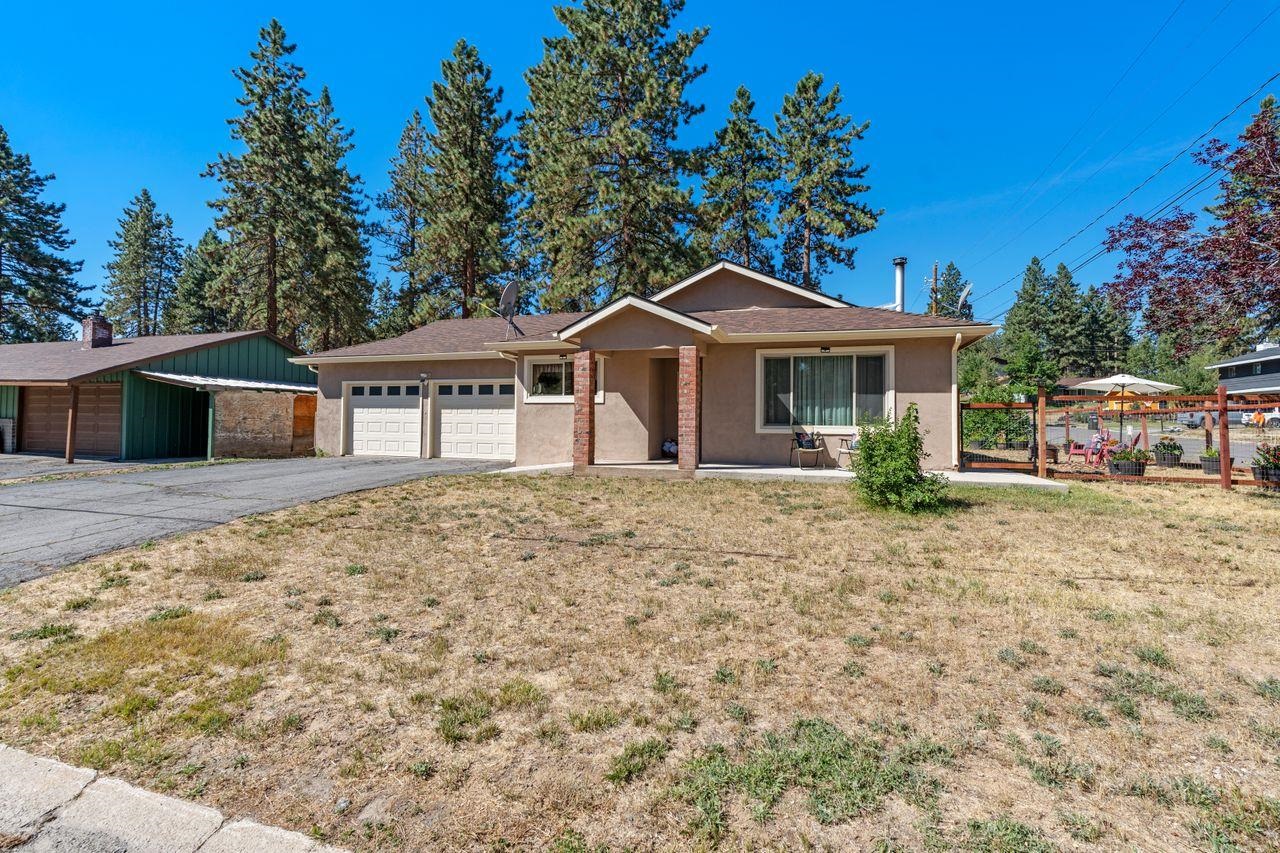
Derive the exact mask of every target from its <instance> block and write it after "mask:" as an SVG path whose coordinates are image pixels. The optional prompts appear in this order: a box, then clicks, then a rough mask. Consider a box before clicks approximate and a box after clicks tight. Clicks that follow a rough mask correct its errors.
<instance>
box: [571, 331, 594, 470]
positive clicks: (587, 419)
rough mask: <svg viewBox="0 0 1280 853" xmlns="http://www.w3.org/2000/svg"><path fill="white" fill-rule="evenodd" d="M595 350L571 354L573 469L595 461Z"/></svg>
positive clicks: (585, 467)
mask: <svg viewBox="0 0 1280 853" xmlns="http://www.w3.org/2000/svg"><path fill="white" fill-rule="evenodd" d="M595 388H596V354H595V353H594V352H592V351H591V350H582V351H581V352H577V353H574V356H573V470H574V473H586V470H587V466H588V465H594V464H596V393H595Z"/></svg>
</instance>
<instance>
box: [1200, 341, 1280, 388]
mask: <svg viewBox="0 0 1280 853" xmlns="http://www.w3.org/2000/svg"><path fill="white" fill-rule="evenodd" d="M1205 370H1216V371H1218V382H1219V383H1220V384H1222V385H1225V386H1226V388H1227V391H1228V392H1229V393H1232V394H1243V393H1247V392H1251V391H1252V392H1257V393H1259V394H1274V393H1277V392H1280V345H1276V344H1270V343H1267V344H1258V346H1257V349H1255V350H1254V351H1253V352H1247V353H1245V354H1244V355H1238V356H1236V357H1235V358H1228V359H1225V360H1223V361H1220V362H1218V363H1217V364H1210V365H1208V366H1207V367H1206V368H1205Z"/></svg>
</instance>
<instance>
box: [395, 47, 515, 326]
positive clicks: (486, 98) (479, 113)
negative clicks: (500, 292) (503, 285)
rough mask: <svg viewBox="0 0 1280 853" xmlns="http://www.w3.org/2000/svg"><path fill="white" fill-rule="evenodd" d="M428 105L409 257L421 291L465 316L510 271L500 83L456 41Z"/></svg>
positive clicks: (492, 299)
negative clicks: (420, 199)
mask: <svg viewBox="0 0 1280 853" xmlns="http://www.w3.org/2000/svg"><path fill="white" fill-rule="evenodd" d="M440 70H441V77H442V80H441V81H440V82H437V83H434V84H432V87H431V96H430V97H429V98H427V111H428V113H429V115H430V117H431V124H432V128H433V129H432V131H431V132H430V133H428V134H427V146H426V156H425V162H426V181H425V194H424V201H425V209H426V210H429V211H430V214H431V215H430V216H429V217H427V218H426V220H425V222H424V223H423V225H422V227H421V228H420V229H419V231H418V235H417V245H416V246H415V248H414V251H413V254H412V256H411V257H410V259H409V262H408V267H409V268H410V269H411V270H413V272H414V275H415V278H416V280H417V281H419V282H421V283H422V285H423V289H424V290H425V289H426V288H425V286H426V285H427V284H428V283H432V282H435V283H437V284H438V285H439V286H437V287H434V288H432V291H433V292H434V293H435V295H436V296H437V299H435V300H433V302H434V303H435V304H436V305H438V307H439V309H440V311H441V314H442V315H444V316H453V315H457V316H461V317H470V316H471V315H472V314H473V313H475V312H476V311H477V310H479V307H480V305H482V304H487V305H490V306H491V307H492V306H493V305H494V304H495V303H496V301H497V289H498V280H499V277H500V276H501V275H502V274H503V273H505V272H507V270H508V267H509V263H508V253H509V251H508V250H509V246H510V234H511V187H510V184H509V183H508V182H507V180H506V178H505V174H504V170H505V167H506V156H507V150H508V147H509V146H508V142H507V140H506V139H504V138H503V135H502V133H503V128H505V127H506V125H507V123H508V122H509V121H510V119H511V114H510V113H509V112H502V111H501V109H500V106H501V103H502V89H501V88H494V87H493V85H492V84H491V83H490V78H491V76H492V71H491V70H490V68H489V66H487V65H485V64H484V63H483V62H482V61H481V60H480V52H479V51H478V50H476V48H475V47H473V46H472V45H469V44H467V43H466V41H462V40H460V41H458V43H457V44H456V45H454V48H453V55H452V56H451V57H450V58H449V59H446V60H445V61H444V62H442V63H441V64H440Z"/></svg>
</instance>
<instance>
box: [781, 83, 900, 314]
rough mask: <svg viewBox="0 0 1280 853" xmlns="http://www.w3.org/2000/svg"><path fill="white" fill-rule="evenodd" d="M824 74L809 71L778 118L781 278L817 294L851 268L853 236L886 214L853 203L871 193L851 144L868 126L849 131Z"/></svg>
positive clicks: (850, 126)
mask: <svg viewBox="0 0 1280 853" xmlns="http://www.w3.org/2000/svg"><path fill="white" fill-rule="evenodd" d="M822 83H823V79H822V75H821V74H815V73H814V72H812V71H810V72H809V73H808V74H806V75H805V76H804V77H802V78H800V82H799V83H797V84H796V89H795V91H794V92H792V93H791V94H789V95H787V96H786V97H785V98H783V100H782V112H781V113H779V114H778V116H777V124H778V130H777V135H778V152H779V160H780V163H781V168H782V184H783V189H782V194H781V196H780V198H779V211H778V223H779V226H780V228H781V230H782V233H783V242H782V271H783V275H784V276H786V277H788V278H790V279H791V280H792V281H794V282H795V283H796V284H799V285H801V286H803V287H811V288H814V289H817V288H818V287H819V286H820V285H821V283H822V278H823V276H825V275H826V273H827V272H828V271H829V270H830V268H831V265H832V264H837V265H839V266H844V267H848V268H849V269H853V264H854V252H855V251H856V247H854V246H851V245H849V241H851V240H852V239H853V238H854V237H857V236H858V235H859V234H865V233H866V232H868V231H870V230H872V229H873V228H875V227H876V224H877V223H878V221H879V217H880V215H881V213H883V211H875V210H872V209H871V208H870V207H868V206H867V205H865V204H863V203H862V202H860V201H858V196H859V195H861V194H862V193H864V192H867V191H868V190H869V189H870V187H869V186H868V185H867V184H866V183H864V180H865V178H866V175H867V168H868V167H867V166H866V165H865V164H864V165H857V163H856V161H855V160H854V156H853V143H854V142H855V141H857V140H859V139H861V138H862V136H863V134H865V133H866V131H867V128H868V127H870V126H871V125H870V122H864V123H862V124H854V123H853V119H851V118H850V117H849V116H847V115H842V114H841V113H840V104H841V97H840V86H839V84H836V85H834V86H832V87H831V89H830V90H829V91H827V92H826V93H825V94H824V93H823V92H822Z"/></svg>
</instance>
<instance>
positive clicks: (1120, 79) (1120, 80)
mask: <svg viewBox="0 0 1280 853" xmlns="http://www.w3.org/2000/svg"><path fill="white" fill-rule="evenodd" d="M1231 2H1232V0H1227V3H1228V5H1230V3H1231ZM1184 5H1186V0H1179V2H1178V5H1177V6H1174V7H1173V11H1172V12H1170V13H1169V17H1167V18H1165V19H1164V23H1163V24H1161V25H1160V27H1159V28H1158V29H1157V30H1156V31H1155V33H1154V34H1153V35H1152V36H1151V38H1150V39H1148V40H1147V43H1146V44H1145V45H1143V47H1142V50H1140V51H1138V55H1137V56H1135V57H1134V58H1133V61H1132V62H1130V63H1129V65H1128V67H1127V68H1125V69H1124V71H1123V72H1121V74H1120V76H1119V77H1117V78H1116V81H1115V82H1114V83H1112V84H1111V88H1110V89H1108V90H1107V92H1106V94H1104V95H1103V96H1102V98H1101V99H1099V101H1098V102H1097V103H1096V104H1094V105H1093V109H1092V110H1090V111H1089V114H1088V115H1087V116H1085V119H1084V121H1082V122H1080V124H1079V125H1077V126H1076V129H1075V130H1074V131H1072V133H1071V136H1070V137H1068V138H1067V141H1066V142H1064V143H1062V147H1061V148H1059V149H1058V151H1057V153H1056V154H1054V155H1053V157H1052V158H1050V159H1049V162H1047V163H1045V164H1044V168H1043V169H1041V170H1040V174H1038V175H1036V177H1035V179H1034V180H1033V181H1032V182H1031V183H1030V184H1028V185H1027V186H1026V188H1025V189H1023V191H1022V193H1021V194H1019V196H1018V198H1017V199H1015V200H1014V202H1013V204H1011V205H1009V210H1008V212H1006V213H1005V215H1004V216H1003V217H1002V219H1001V220H1000V221H1003V220H1007V219H1008V218H1009V216H1010V215H1011V214H1012V213H1013V211H1014V210H1015V209H1016V208H1017V207H1018V205H1019V204H1021V203H1022V200H1023V199H1024V198H1026V197H1027V194H1028V193H1030V192H1031V191H1032V190H1033V189H1035V188H1036V186H1037V185H1038V184H1039V183H1040V180H1041V178H1043V177H1044V176H1045V175H1046V174H1047V173H1048V171H1049V169H1050V168H1051V167H1052V166H1053V164H1054V163H1056V162H1058V158H1059V157H1061V156H1062V155H1063V152H1065V151H1066V150H1067V149H1068V148H1070V147H1071V143H1072V142H1075V141H1076V137H1077V136H1079V135H1080V131H1082V130H1084V129H1085V127H1087V126H1088V124H1089V122H1091V121H1093V119H1094V116H1096V115H1097V114H1098V111H1099V110H1100V109H1102V105H1103V104H1105V103H1106V102H1107V100H1108V99H1110V97H1111V96H1112V95H1113V94H1115V91H1116V89H1118V88H1119V87H1120V84H1121V83H1123V82H1124V81H1125V79H1126V78H1127V77H1128V76H1129V72H1131V71H1133V69H1134V66H1136V65H1137V64H1138V63H1139V62H1140V61H1141V60H1142V57H1144V56H1146V54H1147V51H1148V50H1150V49H1151V45H1153V44H1155V41H1156V39H1158V38H1159V37H1160V34H1161V33H1163V32H1164V31H1165V28H1166V27H1168V26H1169V23H1170V22H1171V21H1172V20H1173V19H1174V16H1176V15H1177V14H1178V12H1179V11H1180V10H1181V9H1182V7H1183V6H1184ZM1224 8H1225V7H1224ZM1218 14H1221V12H1219V13H1218ZM1216 17H1217V16H1215V20H1216ZM1211 23H1212V22H1211ZM1039 197H1040V196H1036V198H1037V199H1038V198H1039ZM1033 203H1034V202H1033ZM995 231H996V226H993V227H992V228H991V230H990V231H988V232H987V233H986V234H985V235H984V236H983V237H982V239H980V240H978V242H977V243H976V244H974V245H981V244H983V243H985V242H986V241H987V239H988V238H990V237H991V235H992V234H994V233H995ZM983 260H986V258H984V259H983ZM981 262H982V261H979V262H978V263H981Z"/></svg>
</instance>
